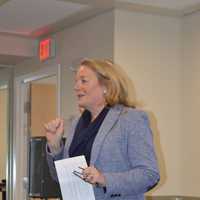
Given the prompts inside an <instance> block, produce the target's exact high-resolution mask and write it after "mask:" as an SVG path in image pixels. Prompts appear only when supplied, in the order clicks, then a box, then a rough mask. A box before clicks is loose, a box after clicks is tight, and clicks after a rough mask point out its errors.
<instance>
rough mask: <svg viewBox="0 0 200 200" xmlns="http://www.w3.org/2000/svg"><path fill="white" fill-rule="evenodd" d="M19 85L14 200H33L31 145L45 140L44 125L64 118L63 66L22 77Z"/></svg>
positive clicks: (16, 114) (17, 87) (18, 81)
mask: <svg viewBox="0 0 200 200" xmlns="http://www.w3.org/2000/svg"><path fill="white" fill-rule="evenodd" d="M15 84H16V88H15V89H16V90H15V91H16V94H15V102H16V107H15V122H14V124H15V130H16V132H15V136H16V137H15V138H14V142H15V145H14V148H15V152H16V154H15V159H14V164H15V167H14V168H13V170H14V174H15V177H14V180H15V181H14V187H13V188H14V189H13V190H14V191H13V197H14V198H13V199H16V200H18V199H27V200H29V199H32V198H31V196H30V193H29V182H30V180H29V159H30V158H29V156H30V141H31V139H32V138H34V137H44V136H45V133H44V129H43V126H44V123H47V122H48V121H49V120H52V119H54V118H55V117H57V116H59V115H60V65H57V66H52V67H47V68H45V69H42V70H39V71H37V72H34V73H32V74H28V75H25V76H22V77H18V78H17V79H16V80H15ZM34 199H35V198H34Z"/></svg>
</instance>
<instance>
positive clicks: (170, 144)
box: [114, 10, 183, 195]
mask: <svg viewBox="0 0 200 200" xmlns="http://www.w3.org/2000/svg"><path fill="white" fill-rule="evenodd" d="M114 33H115V34H114V44H115V46H114V60H115V62H116V63H118V64H120V65H121V66H122V67H124V69H125V70H126V71H127V73H128V74H129V76H130V77H131V79H132V80H133V82H134V85H135V88H136V95H137V97H138V99H139V100H140V102H142V104H143V109H145V110H147V111H149V113H150V117H151V122H152V129H153V132H154V138H155V144H156V149H157V154H158V158H159V164H160V167H161V176H162V177H161V185H160V186H159V187H157V189H156V190H155V191H154V192H153V195H181V194H182V190H181V181H182V172H183V167H182V165H181V164H182V160H181V158H182V149H181V147H182V122H181V115H182V103H181V102H182V97H181V94H182V93H181V88H182V85H181V83H182V82H181V80H182V79H181V78H182V77H181V76H182V66H181V50H182V23H181V20H180V19H178V18H171V17H165V16H159V15H157V16H156V15H151V14H143V13H137V12H135V13H134V12H129V11H125V10H117V11H116V12H115V31H114Z"/></svg>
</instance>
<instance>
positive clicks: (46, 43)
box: [39, 38, 51, 61]
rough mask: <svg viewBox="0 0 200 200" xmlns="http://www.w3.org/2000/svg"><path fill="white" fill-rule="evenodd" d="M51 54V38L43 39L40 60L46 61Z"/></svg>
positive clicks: (40, 44)
mask: <svg viewBox="0 0 200 200" xmlns="http://www.w3.org/2000/svg"><path fill="white" fill-rule="evenodd" d="M50 56H51V38H47V39H44V40H41V41H40V43H39V57H40V61H44V60H46V59H48V58H50Z"/></svg>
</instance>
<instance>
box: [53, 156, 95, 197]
mask: <svg viewBox="0 0 200 200" xmlns="http://www.w3.org/2000/svg"><path fill="white" fill-rule="evenodd" d="M55 166H56V171H57V175H58V180H59V183H60V187H61V192H62V197H63V200H69V199H73V200H95V197H94V191H93V187H92V185H91V184H89V183H87V182H85V181H83V180H82V169H80V167H82V168H86V167H87V163H86V160H85V157H84V156H77V157H73V158H67V159H63V160H58V161H55Z"/></svg>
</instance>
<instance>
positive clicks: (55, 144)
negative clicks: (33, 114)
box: [44, 118, 64, 149]
mask: <svg viewBox="0 0 200 200" xmlns="http://www.w3.org/2000/svg"><path fill="white" fill-rule="evenodd" d="M44 128H45V132H46V139H47V143H48V145H50V147H52V148H56V149H57V148H59V147H60V142H61V138H62V136H63V133H64V121H63V119H60V118H56V119H55V120H52V121H50V122H48V123H46V124H44Z"/></svg>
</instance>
